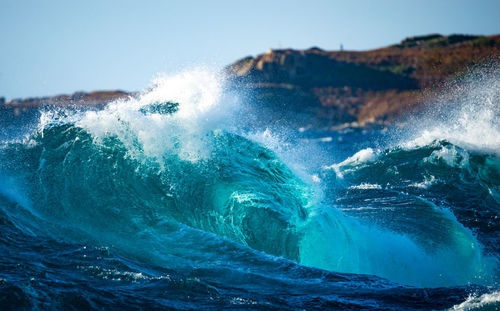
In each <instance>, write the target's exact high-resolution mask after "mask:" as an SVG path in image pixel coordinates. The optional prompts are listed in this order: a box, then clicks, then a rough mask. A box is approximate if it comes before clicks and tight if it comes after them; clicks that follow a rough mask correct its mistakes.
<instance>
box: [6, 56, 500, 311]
mask: <svg viewBox="0 0 500 311" xmlns="http://www.w3.org/2000/svg"><path fill="white" fill-rule="evenodd" d="M499 72H500V71H499V70H498V68H497V67H494V66H493V67H490V68H488V69H482V70H479V71H477V72H474V73H471V74H469V75H467V76H464V77H463V78H461V79H458V80H457V81H455V82H453V83H450V84H449V85H448V86H447V87H446V88H445V89H444V90H443V92H442V94H438V95H436V96H435V102H433V103H430V104H429V107H430V108H429V109H428V110H426V111H425V112H424V113H421V114H419V115H418V116H414V117H413V119H409V120H407V122H406V123H405V125H404V126H403V127H393V128H391V127H389V128H376V129H371V130H369V129H359V128H346V129H344V130H341V131H311V130H304V129H303V128H302V129H299V130H298V129H297V128H293V127H286V126H283V125H282V123H279V124H278V123H276V124H262V122H259V120H260V115H259V114H262V113H263V111H262V110H261V109H260V108H259V105H258V103H255V102H254V99H253V100H252V99H250V98H251V96H248V94H245V93H243V92H240V91H239V90H238V89H237V88H235V87H230V86H228V84H229V83H228V82H226V80H225V79H224V77H223V76H221V75H220V74H218V73H215V72H212V71H210V70H206V69H194V70H189V71H185V72H181V73H179V74H176V75H172V76H161V77H158V78H157V79H155V80H154V81H153V82H152V84H151V86H150V87H149V88H148V89H147V90H144V91H143V92H141V93H140V94H139V95H137V96H135V97H131V98H128V99H124V100H119V101H116V102H112V103H109V104H108V105H107V106H106V107H105V108H104V109H101V110H90V109H86V110H85V109H81V108H78V109H77V108H66V109H62V108H60V107H59V108H56V107H41V108H39V109H37V110H36V111H32V112H31V114H30V115H29V117H26V116H25V117H23V118H20V119H15V117H14V116H13V115H9V114H7V113H5V114H4V115H3V116H1V117H0V118H2V119H1V121H2V123H3V126H2V131H1V132H0V228H1V229H0V254H2V256H0V308H1V309H5V310H31V309H41V310H53V309H61V310H87V309H109V310H137V309H141V310H142V309H179V310H185V309H215V310H218V309H223V308H225V309H237V310H239V309H262V310H268V309H271V310H272V309H342V310H344V309H370V310H378V309H381V310H416V309H424V310H429V309H432V310H436V309H437V310H441V309H452V310H472V309H474V310H475V309H483V310H496V309H498V308H499V307H500V285H499V276H500V270H499V254H500V219H499V216H500V116H499V114H500V101H499V97H500V76H499ZM266 113H268V111H266ZM265 117H266V119H268V117H269V116H265ZM262 118H263V119H264V116H262Z"/></svg>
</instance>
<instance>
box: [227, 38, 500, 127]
mask: <svg viewBox="0 0 500 311" xmlns="http://www.w3.org/2000/svg"><path fill="white" fill-rule="evenodd" d="M499 57H500V35H495V36H487V37H485V36H472V35H450V36H442V35H438V34H432V35H426V36H417V37H410V38H406V39H405V40H403V41H402V42H401V43H399V44H395V45H392V46H389V47H385V48H380V49H376V50H370V51H324V50H321V49H319V48H316V47H315V48H311V49H308V50H293V49H285V50H269V51H268V52H267V53H266V54H262V55H258V56H256V57H246V58H243V59H241V60H239V61H237V62H235V63H234V64H232V65H230V66H229V67H228V68H227V70H228V72H230V73H231V75H232V76H233V79H234V81H235V82H236V83H237V84H238V85H239V86H241V87H248V88H252V89H253V90H254V91H255V92H256V93H257V94H258V99H259V100H264V101H266V102H267V104H269V105H271V106H272V105H275V106H278V107H280V109H281V108H282V107H283V106H287V105H290V107H289V109H291V110H295V111H297V112H301V113H304V112H306V113H307V114H308V115H311V116H313V118H311V122H312V123H314V125H316V126H319V127H330V126H335V125H338V124H341V123H346V122H357V123H358V124H361V125H363V124H367V123H373V122H375V123H384V122H385V123H388V122H393V121H394V120H395V119H397V118H399V117H401V116H402V115H405V114H408V113H409V112H411V111H414V110H418V109H419V108H420V107H422V103H423V102H424V101H425V94H426V92H423V91H424V90H432V89H435V88H439V87H440V86H442V84H443V83H445V82H446V81H448V80H450V79H453V78H455V77H457V76H460V75H463V74H464V73H466V72H467V71H468V70H469V69H470V68H471V67H472V66H474V65H476V64H479V63H483V62H489V61H498V59H499ZM292 100H293V101H295V103H294V104H293V105H292V104H291V102H292ZM297 103H300V106H299V107H297Z"/></svg>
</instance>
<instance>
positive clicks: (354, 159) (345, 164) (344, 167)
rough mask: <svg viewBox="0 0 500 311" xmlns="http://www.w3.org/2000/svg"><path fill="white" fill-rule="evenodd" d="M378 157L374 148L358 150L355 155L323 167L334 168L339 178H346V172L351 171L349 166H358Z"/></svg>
mask: <svg viewBox="0 0 500 311" xmlns="http://www.w3.org/2000/svg"><path fill="white" fill-rule="evenodd" d="M377 157H378V153H377V152H375V151H374V150H373V149H372V148H366V149H362V150H360V151H358V152H356V153H355V154H354V155H353V156H351V157H349V158H347V159H345V160H344V161H342V162H340V163H338V164H333V165H330V166H325V167H323V169H327V170H328V169H329V170H334V171H335V174H336V175H337V177H338V178H344V174H343V173H344V172H345V171H349V167H353V166H358V165H361V164H364V163H369V162H374V161H375V160H376V159H377Z"/></svg>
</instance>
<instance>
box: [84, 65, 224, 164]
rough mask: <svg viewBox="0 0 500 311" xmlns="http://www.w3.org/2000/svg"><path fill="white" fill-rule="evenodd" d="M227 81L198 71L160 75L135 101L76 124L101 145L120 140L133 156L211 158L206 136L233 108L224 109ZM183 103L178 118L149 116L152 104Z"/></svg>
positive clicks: (87, 116)
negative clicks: (111, 139) (103, 141)
mask: <svg viewBox="0 0 500 311" xmlns="http://www.w3.org/2000/svg"><path fill="white" fill-rule="evenodd" d="M223 87H224V78H223V77H222V76H220V75H219V74H218V73H216V72H212V71H208V70H206V69H195V70H191V71H185V72H181V73H179V74H177V75H173V76H164V75H163V76H159V77H158V78H156V79H154V80H153V83H152V85H151V87H150V88H149V89H147V90H146V91H144V92H142V93H141V94H139V95H138V96H137V97H135V98H132V97H131V98H128V99H125V100H118V101H116V102H113V103H111V104H109V105H108V106H107V107H106V108H105V109H103V110H100V111H87V112H85V113H84V115H83V116H82V117H81V118H80V119H79V120H78V121H77V122H76V125H77V126H79V127H82V128H84V129H86V130H87V131H88V132H89V133H90V134H91V135H92V136H93V138H94V139H95V140H96V141H97V142H99V141H102V139H103V138H106V137H110V136H113V137H116V138H118V139H119V140H120V141H121V142H122V143H123V144H124V146H125V147H126V148H127V150H128V154H129V156H131V157H141V156H143V155H145V156H146V157H148V158H152V159H157V160H158V162H159V163H162V161H161V159H162V157H163V156H164V155H165V154H171V153H173V152H175V153H176V154H178V156H179V157H180V158H181V159H183V160H188V161H198V160H200V159H204V158H207V157H209V156H210V145H209V144H207V141H206V136H207V134H208V133H209V132H212V131H216V130H217V129H218V128H221V127H222V126H223V125H224V121H223V120H225V119H227V118H224V116H225V115H227V114H229V113H231V111H232V108H233V107H231V106H229V105H225V106H224V107H223V108H222V105H221V101H222V93H223ZM166 102H173V103H178V104H179V106H178V111H177V112H176V113H174V114H161V113H144V112H143V111H141V108H143V107H147V106H149V105H152V104H158V103H166Z"/></svg>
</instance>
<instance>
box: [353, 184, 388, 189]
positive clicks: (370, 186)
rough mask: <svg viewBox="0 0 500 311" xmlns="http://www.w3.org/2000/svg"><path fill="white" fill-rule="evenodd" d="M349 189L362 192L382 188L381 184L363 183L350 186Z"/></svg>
mask: <svg viewBox="0 0 500 311" xmlns="http://www.w3.org/2000/svg"><path fill="white" fill-rule="evenodd" d="M349 189H360V190H370V189H382V186H381V185H379V184H368V183H362V184H360V185H355V186H350V187H349Z"/></svg>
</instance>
